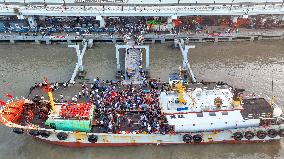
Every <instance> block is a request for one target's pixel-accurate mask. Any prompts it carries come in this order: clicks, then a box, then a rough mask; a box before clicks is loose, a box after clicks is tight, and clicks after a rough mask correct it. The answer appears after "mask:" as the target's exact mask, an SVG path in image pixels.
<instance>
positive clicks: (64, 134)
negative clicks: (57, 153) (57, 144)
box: [56, 132, 68, 140]
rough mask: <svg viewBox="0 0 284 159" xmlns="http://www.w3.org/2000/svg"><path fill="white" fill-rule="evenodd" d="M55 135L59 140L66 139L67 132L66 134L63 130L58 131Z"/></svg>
mask: <svg viewBox="0 0 284 159" xmlns="http://www.w3.org/2000/svg"><path fill="white" fill-rule="evenodd" d="M56 136H57V138H58V139H59V140H66V139H67V137H68V134H66V133H65V132H59V133H58V134H57V135H56Z"/></svg>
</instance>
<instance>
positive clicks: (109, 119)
mask: <svg viewBox="0 0 284 159" xmlns="http://www.w3.org/2000/svg"><path fill="white" fill-rule="evenodd" d="M152 85H153V84H152V83H151V86H152ZM151 86H149V83H144V84H143V85H135V86H134V85H127V86H120V85H119V84H118V83H117V82H113V81H106V82H105V81H100V79H99V78H97V79H96V80H95V81H94V83H93V84H91V85H90V86H89V87H88V86H87V85H86V84H82V90H81V91H80V92H78V95H75V96H74V98H78V100H80V99H81V98H85V99H87V100H89V101H90V102H92V103H93V104H94V106H95V109H94V116H95V119H96V121H97V127H96V128H95V129H97V130H100V131H102V132H112V133H119V132H121V131H131V132H136V133H141V132H146V133H158V132H159V133H166V129H165V125H164V124H163V123H164V120H165V119H164V118H163V116H162V115H161V110H160V107H159V93H160V90H158V89H155V88H154V87H152V88H151ZM73 102H76V100H75V101H73Z"/></svg>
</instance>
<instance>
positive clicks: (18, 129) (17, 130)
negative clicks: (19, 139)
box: [13, 128, 24, 134]
mask: <svg viewBox="0 0 284 159" xmlns="http://www.w3.org/2000/svg"><path fill="white" fill-rule="evenodd" d="M13 132H14V133H16V134H23V133H24V129H22V128H14V129H13Z"/></svg>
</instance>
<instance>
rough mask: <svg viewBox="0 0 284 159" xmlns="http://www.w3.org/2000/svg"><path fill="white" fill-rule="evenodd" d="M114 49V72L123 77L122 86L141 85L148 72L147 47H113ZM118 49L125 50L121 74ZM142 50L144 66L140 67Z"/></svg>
mask: <svg viewBox="0 0 284 159" xmlns="http://www.w3.org/2000/svg"><path fill="white" fill-rule="evenodd" d="M115 48H116V70H117V73H118V75H124V80H123V82H124V84H131V83H132V84H141V83H143V81H144V79H145V78H146V76H147V72H148V70H149V59H150V57H149V46H148V45H129V44H127V45H118V44H116V45H115ZM119 49H125V69H124V73H123V72H122V69H121V66H120V52H119ZM142 49H145V50H146V66H145V70H143V66H142Z"/></svg>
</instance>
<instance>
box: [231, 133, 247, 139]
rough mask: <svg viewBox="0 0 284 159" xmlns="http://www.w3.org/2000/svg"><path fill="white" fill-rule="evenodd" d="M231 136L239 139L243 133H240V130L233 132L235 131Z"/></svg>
mask: <svg viewBox="0 0 284 159" xmlns="http://www.w3.org/2000/svg"><path fill="white" fill-rule="evenodd" d="M233 137H234V139H235V140H238V141H240V140H242V139H243V137H244V135H243V133H241V132H235V133H234V134H233Z"/></svg>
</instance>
